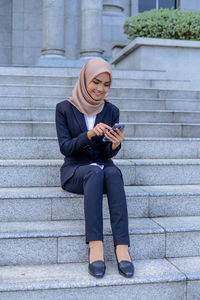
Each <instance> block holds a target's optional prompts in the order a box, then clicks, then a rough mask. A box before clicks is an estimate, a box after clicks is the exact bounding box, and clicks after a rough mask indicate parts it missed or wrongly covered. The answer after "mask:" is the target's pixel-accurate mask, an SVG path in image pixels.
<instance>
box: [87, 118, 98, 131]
mask: <svg viewBox="0 0 200 300" xmlns="http://www.w3.org/2000/svg"><path fill="white" fill-rule="evenodd" d="M84 117H85V122H86V125H87V129H88V130H91V129H92V128H94V123H95V120H96V115H94V116H87V115H84Z"/></svg>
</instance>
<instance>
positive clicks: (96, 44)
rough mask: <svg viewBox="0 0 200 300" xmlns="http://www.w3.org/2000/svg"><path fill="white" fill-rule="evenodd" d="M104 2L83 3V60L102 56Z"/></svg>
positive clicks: (90, 0)
mask: <svg viewBox="0 0 200 300" xmlns="http://www.w3.org/2000/svg"><path fill="white" fill-rule="evenodd" d="M102 10H103V0H82V1H81V50H80V55H81V57H82V58H90V57H95V56H101V55H102V53H103V52H104V51H103V49H102Z"/></svg>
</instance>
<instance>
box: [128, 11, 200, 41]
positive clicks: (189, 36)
mask: <svg viewBox="0 0 200 300" xmlns="http://www.w3.org/2000/svg"><path fill="white" fill-rule="evenodd" d="M124 33H125V34H127V35H128V38H129V39H130V40H134V39H135V38H136V37H151V38H162V39H179V40H200V12H199V11H185V12H183V11H180V10H174V9H160V10H156V9H152V10H150V11H146V12H144V13H140V14H138V15H136V16H134V17H130V18H127V19H126V20H125V22H124Z"/></svg>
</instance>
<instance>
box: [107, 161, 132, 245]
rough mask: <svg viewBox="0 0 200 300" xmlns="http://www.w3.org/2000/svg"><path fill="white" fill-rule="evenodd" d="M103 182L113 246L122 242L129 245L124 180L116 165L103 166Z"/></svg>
mask: <svg viewBox="0 0 200 300" xmlns="http://www.w3.org/2000/svg"><path fill="white" fill-rule="evenodd" d="M104 183H105V188H106V193H107V197H108V207H109V212H110V221H111V228H112V233H113V242H114V246H117V245H121V244H124V245H128V247H130V239H129V232H128V210H127V202H126V195H125V191H124V182H123V178H122V176H121V173H120V171H119V169H118V168H117V167H112V166H107V167H105V168H104Z"/></svg>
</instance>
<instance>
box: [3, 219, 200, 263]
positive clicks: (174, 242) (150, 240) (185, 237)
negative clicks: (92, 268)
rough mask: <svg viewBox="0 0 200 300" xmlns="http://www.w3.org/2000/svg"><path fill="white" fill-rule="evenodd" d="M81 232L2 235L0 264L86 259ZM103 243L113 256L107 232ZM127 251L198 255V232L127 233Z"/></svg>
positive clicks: (142, 254)
mask: <svg viewBox="0 0 200 300" xmlns="http://www.w3.org/2000/svg"><path fill="white" fill-rule="evenodd" d="M83 223H84V222H83ZM83 228H84V226H83ZM83 234H84V233H83ZM83 234H82V235H78V236H74V235H72V236H59V234H58V235H56V236H52V237H50V236H49V237H48V236H47V237H39V234H38V237H34V238H31V237H26V238H6V239H3V238H2V239H1V240H0V241H1V243H0V251H1V257H0V265H20V264H25V265H28V264H51V263H70V262H87V261H88V251H87V247H86V244H85V236H84V235H83ZM104 245H105V246H104V254H105V259H106V260H115V256H114V253H113V252H114V251H113V250H111V249H113V237H112V235H111V233H110V234H104ZM146 245H148V247H146ZM165 246H166V248H165ZM130 253H131V256H132V258H133V259H149V258H164V257H184V256H185V257H187V256H199V255H200V232H199V231H197V232H177V233H176V232H175V233H167V234H165V233H152V234H145V233H144V234H131V233H130Z"/></svg>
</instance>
